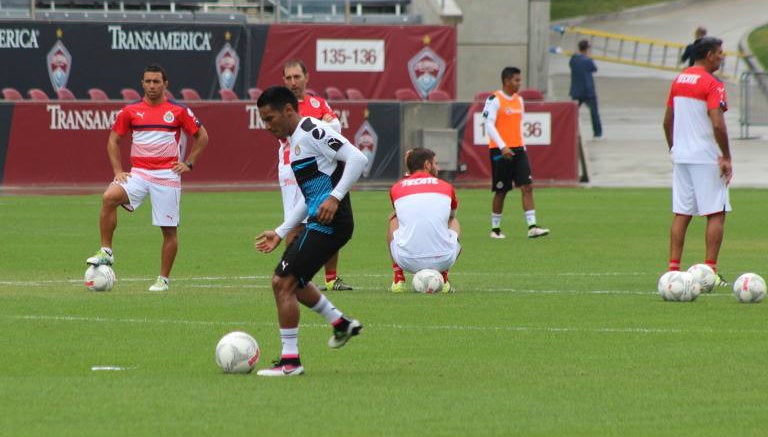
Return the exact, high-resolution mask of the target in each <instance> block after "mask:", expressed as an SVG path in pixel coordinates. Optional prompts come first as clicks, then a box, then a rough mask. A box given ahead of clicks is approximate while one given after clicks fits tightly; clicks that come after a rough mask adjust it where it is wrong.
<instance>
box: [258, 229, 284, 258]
mask: <svg viewBox="0 0 768 437" xmlns="http://www.w3.org/2000/svg"><path fill="white" fill-rule="evenodd" d="M281 241H283V239H282V238H280V235H278V234H277V232H275V231H264V232H262V233H261V234H259V235H257V236H256V240H255V241H254V244H253V245H254V247H256V250H258V251H259V252H261V253H270V252H272V251H273V250H275V248H276V247H277V246H279V245H280V242H281Z"/></svg>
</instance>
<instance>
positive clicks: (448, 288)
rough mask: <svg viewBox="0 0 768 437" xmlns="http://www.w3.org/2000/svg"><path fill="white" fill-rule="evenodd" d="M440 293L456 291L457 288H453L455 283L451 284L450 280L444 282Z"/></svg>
mask: <svg viewBox="0 0 768 437" xmlns="http://www.w3.org/2000/svg"><path fill="white" fill-rule="evenodd" d="M440 293H446V294H448V293H456V289H455V288H453V285H451V283H450V282H446V283H445V284H443V288H442V289H440Z"/></svg>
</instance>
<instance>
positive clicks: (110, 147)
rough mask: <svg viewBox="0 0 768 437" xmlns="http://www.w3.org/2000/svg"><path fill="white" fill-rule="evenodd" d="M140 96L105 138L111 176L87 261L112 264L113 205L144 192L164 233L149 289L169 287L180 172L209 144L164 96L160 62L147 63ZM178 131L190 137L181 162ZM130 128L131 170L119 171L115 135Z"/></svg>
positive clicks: (138, 199) (131, 201) (128, 205)
mask: <svg viewBox="0 0 768 437" xmlns="http://www.w3.org/2000/svg"><path fill="white" fill-rule="evenodd" d="M141 86H142V87H143V88H144V98H143V99H142V100H141V101H138V102H135V103H131V104H129V105H127V106H125V107H124V108H123V109H122V110H121V111H120V112H119V113H118V114H117V118H116V119H115V124H114V125H113V126H112V132H110V134H109V140H108V141H107V153H108V154H109V162H110V163H111V164H112V171H113V172H114V174H115V179H114V181H113V182H112V184H111V185H110V186H109V187H108V188H107V190H106V191H105V192H104V195H103V196H102V206H101V215H100V216H99V229H100V231H101V249H99V251H98V252H96V254H95V255H93V256H92V257H90V258H88V259H87V260H86V261H85V262H86V263H88V264H93V265H99V264H107V265H112V263H113V262H114V260H115V258H114V256H113V254H112V237H113V235H114V233H115V229H116V228H117V207H118V206H122V207H123V208H125V209H126V210H128V211H134V210H135V209H136V208H138V207H139V206H140V205H141V204H142V202H143V201H144V199H145V198H146V197H147V196H149V199H150V201H151V202H152V224H153V225H155V226H159V227H160V230H161V231H162V232H163V246H162V250H161V253H160V276H158V277H157V280H156V281H155V283H154V284H153V285H152V286H151V287H149V291H166V290H168V282H169V279H168V277H169V276H170V274H171V268H173V261H174V260H175V259H176V252H177V250H178V246H179V242H178V237H177V234H176V228H177V226H179V201H180V198H181V174H182V173H186V172H189V171H192V168H193V167H194V164H195V162H197V158H198V157H199V156H200V153H201V152H202V151H203V149H204V148H205V146H206V145H207V144H208V133H207V132H206V131H205V128H204V127H203V126H202V125H201V123H200V121H199V120H198V119H197V117H195V114H193V113H192V110H191V109H189V108H187V107H186V106H182V105H179V104H178V103H176V102H173V101H168V100H166V99H165V96H164V95H163V93H164V92H165V89H166V88H167V87H168V78H167V76H166V73H165V70H164V69H163V67H161V66H159V65H156V64H152V65H148V66H147V67H146V68H145V69H144V73H143V75H142V79H141ZM181 130H184V132H186V134H187V135H188V136H190V137H192V150H191V152H190V153H189V156H187V160H186V161H181V157H180V156H179V155H180V150H179V138H180V135H181ZM129 132H132V138H133V141H132V143H131V171H130V172H124V171H123V165H122V163H121V159H120V145H119V142H120V139H121V138H123V137H124V136H125V135H127V134H128V133H129Z"/></svg>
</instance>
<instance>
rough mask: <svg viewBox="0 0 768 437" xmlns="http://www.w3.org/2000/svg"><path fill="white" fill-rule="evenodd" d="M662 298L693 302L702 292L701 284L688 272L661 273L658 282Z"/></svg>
mask: <svg viewBox="0 0 768 437" xmlns="http://www.w3.org/2000/svg"><path fill="white" fill-rule="evenodd" d="M658 290H659V295H660V296H661V298H662V299H664V300H667V301H676V302H691V301H693V300H696V298H697V297H699V293H701V286H700V285H699V284H698V283H697V282H696V281H695V280H694V278H693V275H692V274H690V273H688V272H678V271H672V272H667V273H664V274H663V275H661V278H659V284H658Z"/></svg>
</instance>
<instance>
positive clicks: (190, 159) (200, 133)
mask: <svg viewBox="0 0 768 437" xmlns="http://www.w3.org/2000/svg"><path fill="white" fill-rule="evenodd" d="M207 145H208V131H206V130H205V127H203V126H200V129H198V130H197V132H195V134H194V135H193V136H192V151H191V152H189V156H187V160H186V161H184V162H181V161H180V162H176V163H174V165H173V172H174V173H177V174H182V173H186V172H189V171H192V169H193V168H194V166H195V162H197V157H198V156H200V154H201V153H202V152H203V149H205V146H207Z"/></svg>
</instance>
